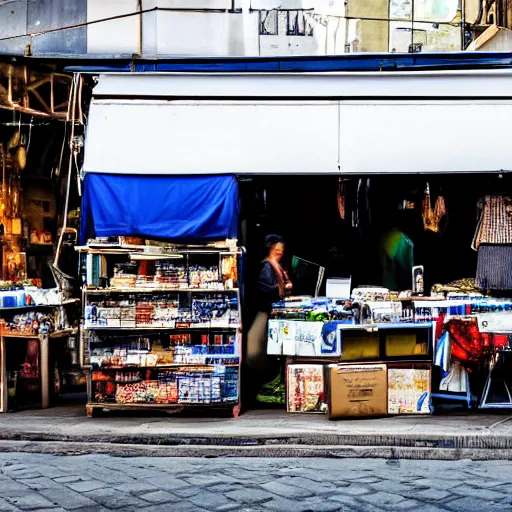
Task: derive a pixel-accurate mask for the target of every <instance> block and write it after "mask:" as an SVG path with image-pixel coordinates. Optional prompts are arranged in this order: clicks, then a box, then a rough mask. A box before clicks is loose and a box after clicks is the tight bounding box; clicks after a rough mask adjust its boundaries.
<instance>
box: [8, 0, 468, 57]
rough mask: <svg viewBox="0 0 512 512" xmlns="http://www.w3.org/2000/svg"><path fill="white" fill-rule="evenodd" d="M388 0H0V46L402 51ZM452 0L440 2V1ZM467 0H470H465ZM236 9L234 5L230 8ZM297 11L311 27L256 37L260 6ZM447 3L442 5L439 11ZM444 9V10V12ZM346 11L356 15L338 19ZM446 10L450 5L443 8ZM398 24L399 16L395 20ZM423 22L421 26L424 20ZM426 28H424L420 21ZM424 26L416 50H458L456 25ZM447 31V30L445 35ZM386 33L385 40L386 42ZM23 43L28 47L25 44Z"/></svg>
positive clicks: (155, 51) (110, 51) (185, 52)
mask: <svg viewBox="0 0 512 512" xmlns="http://www.w3.org/2000/svg"><path fill="white" fill-rule="evenodd" d="M389 1H390V0H0V20H1V21H0V39H1V38H2V37H12V36H21V37H15V38H13V39H11V40H9V41H0V52H2V53H10V54H18V55H19V54H23V53H24V52H25V51H27V50H31V51H32V53H33V54H34V55H51V54H57V53H58V54H68V55H73V54H76V55H83V54H87V53H88V54H91V55H109V56H110V55H123V56H127V55H133V54H139V53H141V52H142V54H143V55H144V56H147V57H157V56H243V55H248V56H258V55H261V56H265V55H268V56H270V55H319V54H340V53H345V51H353V52H387V51H390V50H391V49H392V48H396V50H397V51H407V49H408V45H406V44H405V43H403V41H402V39H403V37H404V34H403V31H402V33H400V31H398V33H395V31H396V29H398V28H400V27H395V26H393V25H392V24H389V23H388V22H387V21H372V20H367V19H357V18H367V17H371V18H386V17H387V16H388V12H389ZM456 1H457V0H445V3H446V6H450V5H452V4H453V3H454V2H456ZM467 1H468V2H470V3H471V1H472V0H467ZM140 7H142V9H145V10H146V9H152V8H154V7H160V8H165V9H177V10H175V11H155V12H149V13H146V14H144V15H142V16H141V15H139V14H135V15H134V16H130V17H126V18H122V19H117V20H111V21H107V22H101V23H96V24H91V25H89V26H87V27H79V28H74V29H71V30H64V31H58V32H53V33H50V34H42V35H34V36H33V37H32V38H29V37H25V36H23V35H24V34H26V33H35V32H39V31H45V30H50V29H55V28H60V27H65V26H69V25H75V24H80V23H85V22H91V21H97V20H101V19H103V18H107V17H113V16H119V15H125V14H129V13H137V12H138V10H139V9H140ZM233 7H235V10H233ZM257 9H262V10H277V9H279V10H281V11H282V12H286V10H304V12H307V17H308V22H309V24H310V25H311V26H312V27H313V32H312V33H309V34H308V35H305V36H295V35H288V34H287V33H286V28H285V29H284V31H283V30H282V27H281V25H282V23H281V22H279V31H278V33H277V34H275V35H261V36H260V27H259V11H258V10H257ZM447 9H448V7H447V8H446V9H444V10H445V11H446V10H447ZM448 11H450V9H448V10H447V12H448ZM345 12H347V13H348V15H349V16H350V17H354V18H355V19H350V20H346V19H345V18H343V16H344V15H345ZM450 12H451V11H450ZM400 23H401V22H400ZM425 26H426V27H427V24H425ZM427 28H428V27H427ZM428 30H429V31H430V32H431V33H429V35H428V40H429V44H428V45H425V48H424V50H423V51H426V50H427V48H428V49H432V50H434V51H436V50H438V51H439V50H443V49H445V50H457V49H459V48H460V44H459V42H458V41H459V40H460V36H457V31H458V29H457V28H456V27H454V28H453V29H452V28H451V27H448V29H447V31H439V30H438V31H437V32H434V31H433V30H431V29H430V28H428ZM445 32H446V33H445ZM390 38H391V41H390V40H389V39H390ZM28 45H30V46H28Z"/></svg>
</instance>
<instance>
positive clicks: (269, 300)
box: [258, 261, 281, 313]
mask: <svg viewBox="0 0 512 512" xmlns="http://www.w3.org/2000/svg"><path fill="white" fill-rule="evenodd" d="M280 300H281V297H280V295H279V284H278V279H277V275H276V272H275V270H274V267H272V265H271V264H270V263H269V262H268V261H265V262H263V265H262V267H261V272H260V279H259V301H258V311H262V312H264V313H270V311H271V310H272V304H274V302H279V301H280Z"/></svg>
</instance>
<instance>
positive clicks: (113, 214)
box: [77, 173, 243, 416]
mask: <svg viewBox="0 0 512 512" xmlns="http://www.w3.org/2000/svg"><path fill="white" fill-rule="evenodd" d="M84 185H85V187H84V198H83V203H82V205H83V211H82V241H83V242H85V243H84V245H82V246H80V247H78V248H77V250H78V251H79V253H80V255H81V260H82V268H83V275H82V281H83V283H84V286H83V329H82V339H83V346H84V348H85V352H84V360H83V362H84V366H85V368H86V369H87V371H88V400H87V413H88V415H89V416H95V415H97V414H98V413H101V412H102V411H104V410H107V411H108V410H119V409H131V410H133V409H141V408H148V409H150V408H152V409H160V410H167V411H170V410H171V411H180V410H182V409H185V408H191V407H192V408H198V407H199V408H209V409H212V408H214V409H223V410H225V411H227V412H229V413H230V414H232V415H233V416H237V415H238V413H239V411H240V364H241V356H242V344H241V329H242V315H241V290H240V284H241V280H240V279H239V277H238V276H239V268H240V264H241V257H242V254H243V251H242V249H241V248H240V247H238V244H237V241H236V233H237V215H238V189H237V182H236V179H235V178H234V177H232V176H219V177H216V178H209V177H198V176H196V177H180V176H166V177H162V176H160V177H155V176H133V175H107V174H97V173H90V174H88V175H87V177H86V179H85V184H84ZM142 204H144V205H145V207H144V208H140V205H142Z"/></svg>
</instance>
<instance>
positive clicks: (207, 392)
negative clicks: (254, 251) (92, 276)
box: [77, 246, 243, 417]
mask: <svg viewBox="0 0 512 512" xmlns="http://www.w3.org/2000/svg"><path fill="white" fill-rule="evenodd" d="M77 250H78V251H79V252H80V253H82V254H89V253H91V254H100V255H103V256H105V257H109V256H112V255H116V256H123V255H126V257H127V258H129V259H132V256H133V255H134V254H136V255H137V259H138V260H144V259H146V258H147V259H148V260H150V261H155V260H158V259H159V258H160V257H161V258H162V259H166V257H168V256H169V255H170V254H175V255H179V257H180V258H182V259H183V260H184V262H185V263H186V266H187V272H188V267H189V258H190V257H193V256H194V255H208V254H211V255H212V256H214V255H218V268H219V283H218V284H217V285H214V286H216V287H214V286H212V287H211V288H210V287H206V288H196V287H190V286H188V287H186V288H185V287H182V288H179V287H173V286H165V285H162V286H161V285H155V286H151V285H144V286H141V287H136V286H134V287H123V288H115V287H107V288H101V287H87V286H84V288H83V291H82V293H83V317H84V320H85V319H86V308H87V307H88V306H89V305H90V304H91V303H93V302H94V301H96V302H98V299H101V298H102V296H103V297H104V298H105V301H106V302H108V301H112V299H113V298H122V297H123V296H126V297H128V296H131V297H132V298H134V300H135V301H137V298H138V297H140V296H142V295H143V294H148V295H149V294H151V295H154V296H157V297H158V295H160V294H162V295H163V294H168V295H175V296H176V297H177V298H178V302H179V301H180V296H184V295H186V296H187V298H186V299H184V300H185V301H188V304H190V312H192V301H193V297H194V296H195V295H196V294H203V295H205V296H209V295H211V296H212V297H215V296H217V297H225V299H224V300H225V301H231V299H232V300H233V301H234V300H235V299H236V311H234V317H235V318H236V321H233V322H231V321H230V318H231V310H230V311H228V321H227V322H219V321H215V319H213V321H211V320H210V321H205V319H204V318H201V319H200V321H197V322H193V321H192V319H191V318H188V320H189V321H188V322H186V321H183V319H180V318H176V319H171V320H170V321H169V322H168V325H167V324H166V325H162V324H158V325H141V324H137V322H133V324H132V325H128V326H127V325H123V326H109V325H91V323H90V322H89V323H85V322H84V323H83V325H82V329H81V336H82V343H81V346H82V347H83V349H84V350H83V354H82V361H83V364H84V367H85V368H86V369H88V385H87V392H88V403H87V406H86V410H87V414H88V416H95V415H97V414H98V413H101V412H102V411H104V410H120V409H122V410H130V409H133V410H139V409H141V408H148V409H153V410H154V409H161V410H165V411H167V412H171V413H174V412H178V411H181V410H183V409H185V408H220V409H224V410H225V411H228V412H229V413H230V414H232V416H233V417H237V416H238V414H239V412H240V363H241V355H242V354H241V347H242V343H241V314H242V313H241V293H240V289H239V288H236V287H233V288H221V283H222V275H221V272H222V265H221V263H222V258H223V257H225V256H234V257H235V258H236V265H237V267H239V266H240V265H239V263H240V258H239V257H240V255H241V254H242V253H243V250H242V249H240V250H236V251H235V250H233V248H232V246H231V247H225V248H222V247H219V246H215V247H203V248H198V247H177V246H175V247H166V248H155V247H151V248H148V247H147V246H116V247H115V248H113V247H105V248H103V247H98V246H93V247H80V248H77ZM187 275H188V274H187ZM189 285H190V281H189ZM135 304H137V302H135ZM233 307H234V306H233ZM194 320H195V319H194ZM173 333H175V334H176V335H179V334H185V335H189V336H190V339H193V338H192V337H193V336H195V337H198V336H201V339H202V345H201V346H198V345H193V346H192V345H190V346H187V345H184V346H185V347H187V348H189V349H190V350H197V351H199V352H200V353H199V354H196V355H195V357H197V358H201V357H203V354H202V352H201V351H202V350H203V348H202V346H204V339H207V340H208V344H207V347H218V345H213V344H212V342H211V339H212V338H215V337H216V335H217V334H219V333H220V336H228V337H229V338H230V341H231V339H232V337H233V336H234V346H230V349H232V350H233V354H231V353H226V354H223V353H221V354H220V355H218V354H213V355H212V356H211V357H210V358H209V359H206V356H205V361H208V362H203V361H199V362H196V361H193V362H188V361H185V360H180V361H176V362H173V363H170V362H166V363H165V364H164V363H162V364H152V363H153V362H154V361H152V363H151V364H142V363H143V362H145V363H147V361H143V360H141V363H140V364H125V363H126V362H127V359H126V361H125V362H124V363H123V364H122V365H117V366H114V365H112V366H101V367H98V366H97V364H96V363H95V364H94V365H93V364H91V354H92V353H93V350H94V348H95V347H97V346H98V344H99V345H105V344H106V345H107V346H108V343H109V341H112V340H113V339H116V340H125V341H128V340H129V339H133V338H135V337H139V338H142V337H146V338H148V339H149V340H150V341H149V343H150V345H152V344H153V341H155V340H156V339H160V338H162V339H165V337H166V336H169V335H173ZM206 336H208V337H207V338H205V337H206ZM153 338H154V339H153ZM223 339H224V338H223ZM177 346H178V345H177ZM179 346H180V347H181V345H179ZM127 353H128V352H127ZM150 353H151V352H150ZM207 355H208V354H207ZM191 357H192V356H191ZM216 357H217V358H216ZM224 361H225V363H224ZM234 361H236V362H234ZM125 371H126V372H129V373H130V374H132V375H131V376H132V377H135V376H137V374H138V375H139V376H140V378H137V379H133V380H134V382H133V383H131V382H125V381H123V382H122V383H123V388H122V389H120V390H119V386H118V384H119V382H116V379H115V376H116V372H125ZM94 372H100V373H102V374H103V375H107V376H108V375H109V374H112V378H111V379H110V380H108V381H107V380H105V382H111V383H112V384H111V385H110V386H109V389H110V390H111V389H112V388H113V386H115V389H116V391H115V394H114V396H112V393H111V394H110V395H108V397H107V398H104V397H103V396H102V397H101V398H102V400H101V401H100V400H98V396H100V394H98V393H96V392H95V390H97V389H98V385H97V383H98V382H101V381H93V373H94ZM130 384H134V386H136V385H137V384H140V386H139V387H138V388H137V389H138V391H139V392H140V393H139V394H137V395H136V401H134V402H130V401H129V400H126V398H125V396H121V395H122V393H123V392H124V389H125V386H124V385H126V388H128V389H129V386H130ZM99 387H101V386H99ZM167 387H168V388H169V390H172V392H171V391H169V392H167V391H166V389H167ZM164 388H166V389H164ZM154 389H156V390H157V393H155V394H154V395H152V390H154ZM164 391H165V392H164ZM157 394H158V396H157ZM118 397H121V398H120V400H118V399H117V398H118ZM141 397H142V398H141Z"/></svg>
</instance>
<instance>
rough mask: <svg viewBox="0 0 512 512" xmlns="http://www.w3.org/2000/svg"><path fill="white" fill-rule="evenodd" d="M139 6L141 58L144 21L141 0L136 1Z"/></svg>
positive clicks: (140, 54) (140, 53)
mask: <svg viewBox="0 0 512 512" xmlns="http://www.w3.org/2000/svg"><path fill="white" fill-rule="evenodd" d="M138 5H139V56H140V57H142V53H143V37H142V36H143V29H144V20H143V14H144V9H143V6H142V0H138Z"/></svg>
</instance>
